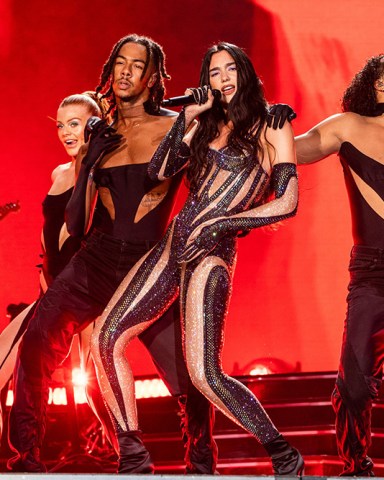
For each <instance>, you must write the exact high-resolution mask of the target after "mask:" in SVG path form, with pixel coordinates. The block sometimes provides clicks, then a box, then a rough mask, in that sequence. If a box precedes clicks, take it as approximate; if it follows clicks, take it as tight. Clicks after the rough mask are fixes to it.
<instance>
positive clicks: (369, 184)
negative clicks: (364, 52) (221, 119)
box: [275, 54, 384, 477]
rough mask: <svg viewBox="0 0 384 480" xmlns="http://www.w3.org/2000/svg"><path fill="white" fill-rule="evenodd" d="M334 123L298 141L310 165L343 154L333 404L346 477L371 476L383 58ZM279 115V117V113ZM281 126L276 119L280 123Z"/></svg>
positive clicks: (381, 252) (380, 357)
mask: <svg viewBox="0 0 384 480" xmlns="http://www.w3.org/2000/svg"><path fill="white" fill-rule="evenodd" d="M342 109H343V112H344V113H341V114H337V115H333V116H331V117H329V118H327V119H325V120H324V121H322V122H321V123H319V124H318V125H316V126H315V127H313V128H312V129H311V130H309V131H308V132H307V133H305V134H303V135H299V136H298V137H296V138H295V140H296V142H295V143H296V152H297V160H298V163H299V164H303V165H307V164H311V163H314V162H317V161H319V160H322V159H323V158H325V157H327V156H328V155H331V154H334V153H338V155H339V157H340V160H341V163H342V166H343V170H344V177H345V183H346V187H347V191H348V195H349V202H350V208H351V214H352V235H353V240H354V246H353V248H352V251H351V259H350V264H349V272H350V283H349V286H348V290H349V294H348V297H347V302H348V309H347V317H346V321H345V325H344V334H343V343H342V351H341V359H340V367H339V372H338V376H337V380H336V386H335V389H334V391H333V393H332V403H333V407H334V410H335V413H336V438H337V446H338V451H339V455H340V457H341V458H342V460H343V461H344V470H343V472H342V475H343V476H359V477H360V476H374V475H373V462H372V460H371V459H370V458H369V457H368V449H369V446H370V444H371V411H372V401H374V400H375V399H376V398H377V395H378V391H379V389H380V386H381V383H382V375H383V364H384V353H383V352H384V350H383V342H384V315H383V312H384V183H383V178H384V55H383V54H381V55H378V56H375V57H372V58H370V59H368V61H367V62H366V64H365V65H364V67H363V69H362V70H361V71H360V72H358V73H357V74H356V75H355V77H354V78H353V80H352V82H351V84H350V86H349V87H348V88H347V89H346V91H345V93H344V95H343V99H342ZM277 115H279V114H278V113H277ZM275 120H277V119H275Z"/></svg>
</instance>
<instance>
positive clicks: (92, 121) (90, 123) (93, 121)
mask: <svg viewBox="0 0 384 480" xmlns="http://www.w3.org/2000/svg"><path fill="white" fill-rule="evenodd" d="M99 122H101V118H99V117H89V118H88V120H87V123H86V125H85V129H84V141H85V143H87V142H88V140H89V136H90V135H91V133H92V132H93V130H94V129H95V127H96V125H97V124H98V123H99Z"/></svg>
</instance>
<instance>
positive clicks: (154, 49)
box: [96, 33, 171, 113]
mask: <svg viewBox="0 0 384 480" xmlns="http://www.w3.org/2000/svg"><path fill="white" fill-rule="evenodd" d="M126 43H139V44H140V45H143V46H144V47H145V48H146V51H147V59H146V63H145V66H144V70H143V73H142V76H141V78H143V77H144V75H145V74H146V72H147V69H148V66H149V64H150V62H151V61H152V63H153V66H154V68H155V73H156V80H155V83H154V84H153V85H152V87H150V89H149V98H148V100H147V101H146V102H145V103H144V108H145V110H146V111H147V112H148V113H157V112H158V111H159V110H160V104H161V101H162V100H163V98H164V93H165V87H164V79H168V80H169V79H170V78H171V77H170V76H169V75H168V73H167V71H166V69H165V54H164V52H163V49H162V47H161V46H160V45H159V44H158V43H156V42H155V41H154V40H152V39H151V38H149V37H144V36H140V35H136V34H135V33H133V34H131V35H127V36H125V37H123V38H121V39H120V40H119V41H118V42H117V43H115V45H114V46H113V48H112V50H111V53H110V55H109V57H108V60H107V61H106V62H105V64H104V66H103V70H102V72H101V76H100V81H99V85H98V86H97V87H96V92H97V93H101V94H102V96H103V98H105V99H106V100H107V101H108V102H109V104H110V109H109V110H110V111H112V110H113V109H114V108H115V106H116V98H115V95H114V93H113V89H112V75H113V67H114V65H115V60H116V57H117V55H118V53H119V51H120V49H121V47H122V46H123V45H125V44H126Z"/></svg>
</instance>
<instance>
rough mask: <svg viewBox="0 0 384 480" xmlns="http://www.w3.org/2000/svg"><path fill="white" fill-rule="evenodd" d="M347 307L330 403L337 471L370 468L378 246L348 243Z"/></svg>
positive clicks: (379, 323)
mask: <svg viewBox="0 0 384 480" xmlns="http://www.w3.org/2000/svg"><path fill="white" fill-rule="evenodd" d="M349 271H350V283H349V287H348V290H349V293H348V297H347V302H348V309H347V316H346V321H345V326H344V334H343V343H342V350H341V359H340V367H339V372H338V376H337V380H336V386H335V389H334V391H333V394H332V403H333V407H334V410H335V413H336V437H337V446H338V450H339V455H340V457H341V458H342V459H343V460H344V463H345V465H344V471H343V475H359V474H364V473H366V472H367V471H369V470H371V469H372V467H373V465H372V461H371V459H370V458H369V457H368V456H367V453H368V449H369V446H370V444H371V410H372V401H373V400H374V399H375V398H376V397H377V394H378V391H379V388H380V386H381V382H382V370H383V360H384V250H383V249H379V248H373V247H367V246H360V245H358V246H354V247H353V248H352V251H351V260H350V265H349Z"/></svg>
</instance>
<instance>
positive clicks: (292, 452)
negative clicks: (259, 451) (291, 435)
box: [263, 435, 304, 475]
mask: <svg viewBox="0 0 384 480" xmlns="http://www.w3.org/2000/svg"><path fill="white" fill-rule="evenodd" d="M263 447H264V448H265V449H266V451H267V452H268V454H269V456H270V457H271V459H272V467H273V473H274V474H275V475H302V474H303V473H304V460H303V457H302V456H301V454H300V452H299V451H298V450H297V449H296V448H294V447H292V445H290V444H289V443H288V442H287V441H286V440H285V438H284V437H283V436H282V435H279V436H278V437H277V438H275V439H274V440H272V441H271V442H269V443H266V444H264V445H263Z"/></svg>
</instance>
